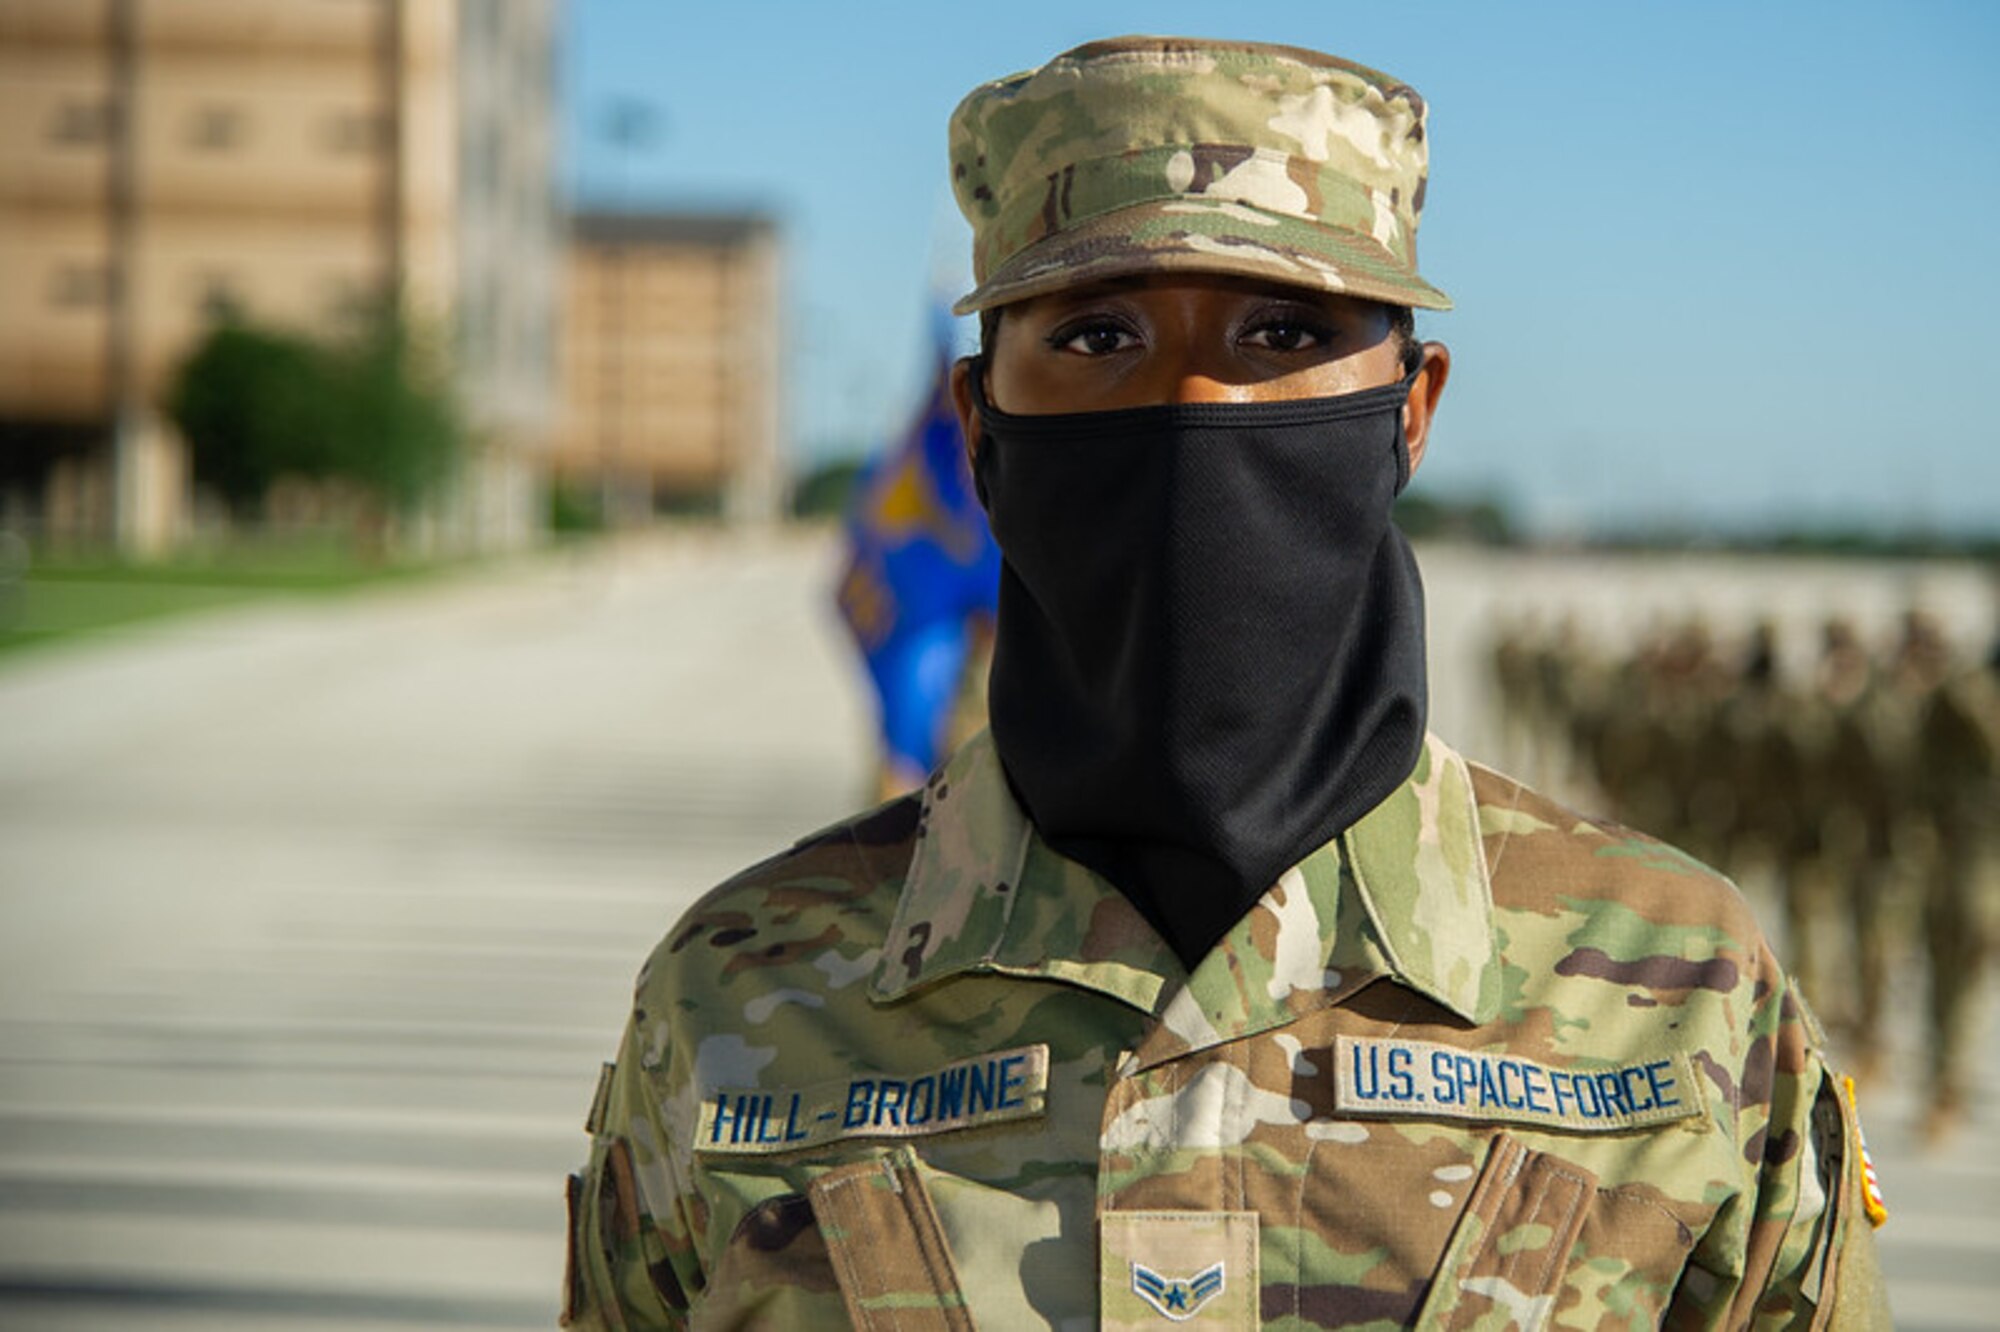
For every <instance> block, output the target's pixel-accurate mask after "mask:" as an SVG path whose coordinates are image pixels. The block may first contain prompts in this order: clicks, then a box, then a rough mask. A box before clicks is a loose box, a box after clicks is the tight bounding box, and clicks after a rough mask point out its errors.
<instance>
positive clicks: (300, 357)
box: [166, 317, 335, 517]
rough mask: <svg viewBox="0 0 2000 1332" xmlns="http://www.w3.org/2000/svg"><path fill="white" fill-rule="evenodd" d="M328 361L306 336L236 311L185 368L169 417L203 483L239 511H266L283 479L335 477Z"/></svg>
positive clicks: (173, 389) (169, 401)
mask: <svg viewBox="0 0 2000 1332" xmlns="http://www.w3.org/2000/svg"><path fill="white" fill-rule="evenodd" d="M325 359H326V358H325V354H324V352H323V351H322V349H321V348H320V347H318V346H317V345H315V344H314V343H313V342H311V341H309V340H307V339H305V338H302V337H298V336H296V335H293V334H290V333H283V332H278V331H275V330H271V329H263V328H255V327H252V326H250V325H248V324H245V323H243V322H241V321H240V320H237V319H235V318H233V317H232V318H227V319H225V320H223V321H222V322H221V323H219V324H217V325H216V326H215V327H214V328H213V329H212V330H210V332H209V334H208V336H207V337H206V338H204V339H203V340H202V342H201V345H200V346H198V347H197V348H196V349H195V352H194V354H193V355H192V356H190V357H189V358H188V360H187V361H186V362H185V363H184V364H183V365H182V366H181V369H180V373H179V374H178V375H177V376H176V378H175V380H174V383H173V386H172V387H171V389H170V390H169V391H168V394H167V404H166V406H167V415H168V416H169V417H170V418H171V419H172V420H173V422H174V424H175V425H176V426H177V427H179V429H180V432H181V434H182V436H183V437H184V438H185V439H186V440H187V442H188V450H189V453H190V455H191V458H192V463H193V468H194V475H195V479H196V480H197V481H200V482H202V483H203V484H204V485H208V486H210V487H212V488H213V489H214V490H215V492H216V493H217V494H218V495H220V496H221V497H222V498H223V500H224V501H225V502H226V503H227V504H228V505H229V507H230V510H231V512H233V513H235V514H236V515H237V516H239V517H242V516H248V515H252V514H255V513H257V512H259V511H260V510H261V509H262V507H263V502H264V494H265V492H266V491H267V490H269V489H270V487H271V483H272V482H273V481H276V480H277V479H278V478H279V477H281V476H304V477H311V478H315V479H318V478H324V477H326V476H328V475H331V473H332V471H333V465H334V453H335V449H334V436H333V430H332V428H331V422H330V420H329V419H328V417H327V414H326V406H327V401H328V397H329V393H330V390H331V385H330V383H329V382H328V376H327V373H326V365H325Z"/></svg>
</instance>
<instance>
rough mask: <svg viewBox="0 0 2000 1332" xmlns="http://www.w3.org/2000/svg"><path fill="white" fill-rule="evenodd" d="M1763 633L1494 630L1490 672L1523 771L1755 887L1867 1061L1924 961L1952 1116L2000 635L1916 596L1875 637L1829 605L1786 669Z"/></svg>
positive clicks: (1956, 1106)
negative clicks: (1637, 636)
mask: <svg viewBox="0 0 2000 1332" xmlns="http://www.w3.org/2000/svg"><path fill="white" fill-rule="evenodd" d="M1779 648H1780V644H1779V637H1778V633H1777V630H1776V627H1775V626H1774V625H1773V624H1772V623H1771V622H1769V621H1765V622H1762V623H1759V624H1758V625H1756V626H1754V627H1753V628H1752V629H1751V630H1750V631H1749V632H1748V633H1747V634H1745V635H1743V636H1742V638H1741V640H1740V641H1739V642H1737V643H1734V644H1725V643H1723V642H1720V641H1718V639H1717V637H1716V636H1715V635H1714V634H1713V633H1712V632H1711V631H1710V629H1709V628H1708V626H1707V625H1706V624H1705V623H1703V622H1702V621H1699V620H1687V621H1683V622H1681V623H1679V624H1677V625H1674V626H1671V627H1668V628H1665V629H1661V630H1658V631H1656V632H1654V633H1652V634H1650V635H1648V636H1647V637H1645V638H1644V639H1643V640H1641V641H1640V642H1639V643H1638V644H1637V645H1636V646H1635V647H1634V648H1632V649H1631V650H1629V651H1628V652H1626V653H1624V654H1622V655H1613V654H1610V653H1606V652H1603V651H1601V650H1600V649H1599V648H1598V647H1597V645H1595V644H1593V643H1591V642H1590V641H1588V640H1587V639H1586V637H1585V636H1584V635H1583V634H1582V633H1581V632H1580V631H1579V630H1578V629H1577V628H1576V626H1575V625H1574V624H1573V623H1570V622H1565V623H1563V624H1560V625H1558V626H1556V627H1555V628H1554V629H1553V630H1548V629H1542V628H1537V627H1534V626H1530V625H1527V624H1515V625H1510V626H1509V627H1507V628H1506V629H1504V630H1503V631H1502V632H1501V633H1500V634H1499V635H1498V636H1497V637H1496V639H1495V641H1494V645H1493V650H1492V671H1493V684H1494V687H1495V690H1496V692H1497V694H1498V702H1499V705H1500V708H1499V711H1500V715H1501V717H1502V718H1503V719H1504V724H1505V725H1506V727H1507V728H1508V729H1507V734H1506V736H1505V744H1506V746H1507V747H1508V749H1509V750H1510V751H1511V752H1510V753H1509V754H1508V755H1507V756H1506V757H1507V758H1508V759H1509V760H1510V761H1511V762H1513V763H1514V764H1515V766H1516V768H1517V769H1518V770H1525V771H1529V772H1532V773H1534V774H1535V775H1536V776H1537V777H1538V778H1539V779H1540V780H1541V781H1542V782H1543V783H1545V784H1547V785H1549V786H1551V787H1553V788H1555V789H1557V790H1568V791H1572V792H1576V791H1582V792H1594V794H1593V795H1591V796H1590V797H1588V800H1589V801H1594V802H1595V803H1597V804H1599V805H1601V806H1602V807H1604V808H1606V809H1607V810H1608V811H1609V812H1611V813H1612V814H1613V815H1614V816H1615V817H1616V818H1618V819H1620V820H1621V821H1623V822H1626V823H1629V824H1631V825H1632V826H1634V827H1638V828H1643V829H1645V830H1646V831H1647V832H1650V833H1653V834H1655V835H1657V836H1659V837H1661V838H1663V839H1665V840H1666V841H1668V842H1671V843H1674V844H1676V845H1679V846H1682V847H1685V848H1687V850H1688V851H1689V852H1690V853H1691V854H1693V855H1695V856H1698V857H1700V858H1701V859H1703V860H1705V861H1707V862H1708V863H1709V864H1711V865H1714V866H1716V867H1717V868H1720V869H1722V870H1724V871H1725V872H1727V873H1729V874H1731V875H1733V876H1735V877H1737V878H1738V879H1739V880H1740V881H1752V880H1755V881H1761V882H1766V883H1769V884H1770V885H1771V886H1772V887H1773V888H1774V889H1775V892H1776V896H1777V899H1778V901H1779V902H1780V904H1781V906H1782V910H1783V913H1784V928H1785V932H1786V936H1787V937H1786V945H1787V946H1786V949H1785V956H1787V957H1788V958H1789V959H1790V960H1791V962H1792V964H1793V966H1794V968H1795V971H1796V974H1797V976H1798V979H1799V982H1800V985H1801V987H1802V988H1803V990H1804V991H1805V993H1806V995H1807V996H1808V997H1809V998H1810V1000H1811V1001H1812V1003H1813V1005H1814V1007H1815V1008H1817V1009H1818V1010H1819V1011H1820V1012H1821V1013H1822V1014H1823V1016H1824V1017H1825V1018H1826V1020H1827V1022H1828V1024H1829V1026H1830V1027H1832V1028H1833V1030H1834V1031H1835V1032H1836V1033H1837V1034H1839V1035H1840V1036H1841V1037H1842V1038H1843V1039H1844V1041H1845V1043H1846V1045H1847V1046H1848V1048H1849V1050H1850V1051H1851V1055H1852V1060H1853V1064H1854V1067H1855V1069H1856V1070H1857V1073H1858V1074H1859V1076H1860V1077H1861V1078H1862V1079H1863V1080H1864V1081H1865V1080H1866V1079H1867V1078H1868V1077H1869V1076H1871V1075H1873V1074H1876V1073H1879V1072H1880V1070H1881V1065H1882V1057H1883V1018H1884V1009H1885V1004H1886V1002H1887V1001H1888V995H1889V990H1890V980H1891V977H1892V975H1894V974H1896V973H1898V972H1899V970H1900V969H1903V968H1907V967H1911V966H1915V965H1918V964H1919V963H1918V959H1919V958H1921V964H1922V965H1923V968H1924V970H1925V973H1926V976H1927V990H1926V995H1925V1003H1926V1035H1927V1039H1928V1050H1927V1058H1928V1061H1929V1067H1928V1070H1927V1074H1928V1087H1927V1092H1928V1097H1929V1106H1928V1111H1927V1119H1926V1125H1925V1128H1926V1132H1927V1133H1928V1134H1929V1135H1930V1136H1931V1137H1932V1139H1933V1140H1937V1139H1941V1138H1943V1137H1945V1136H1947V1135H1948V1134H1949V1133H1950V1132H1951V1131H1952V1130H1953V1129H1954V1128H1955V1127H1956V1126H1957V1125H1958V1123H1959V1122H1960V1120H1961V1119H1962V1118H1963V1115H1964V1112H1965V1107H1966V1102H1967V1095H1968V1091H1969V1088H1968V1085H1967V1074H1968V1068H1967V1064H1968V1061H1969V1057H1970V1049H1971V1037H1972V1033H1971V1031H1970V1024H1971V1022H1972V1020H1973V1018H1974V1015H1975V1014H1976V1012H1977V1005H1976V1002H1975V1000H1976V995H1977V992H1978V987H1979V983H1980V978H1981V972H1982V971H1983V969H1984V967H1985V965H1986V962H1987V959H1988V957H1989V955H1990V953H1991V952H1992V946H1993V942H1994V937H1993V936H1994V930H1995V920H1996V912H1995V910H1994V906H1993V902H1992V899H1993V897H1994V896H1995V894H1996V890H2000V883H1997V882H1996V874H1995V868H1996V866H1995V861H1996V859H2000V858H1996V856H1995V854H1994V852H1995V850H1996V846H2000V641H1996V643H1995V644H1994V645H1993V647H1992V648H1991V649H1990V650H1988V651H1987V652H1986V653H1985V654H1984V655H1983V656H1982V655H1977V654H1974V653H1970V652H1967V651H1965V649H1964V646H1963V645H1958V644H1954V643H1952V642H1951V641H1950V639H1949V637H1948V635H1947V634H1946V632H1945V630H1944V628H1943V626H1942V625H1941V624H1940V623H1939V621H1938V620H1937V619H1936V618H1935V617H1934V616H1932V615H1930V614H1928V613H1926V612H1924V611H1921V610H1910V611H1907V612H1906V613H1905V614H1904V615H1903V617H1902V620H1901V623H1900V626H1899V628H1898V630H1897V631H1896V632H1895V633H1894V634H1893V635H1891V636H1890V637H1889V638H1888V640H1887V641H1885V642H1883V643H1880V644H1877V645H1874V646H1871V645H1870V643H1869V642H1868V640H1867V639H1866V637H1865V636H1864V635H1863V634H1862V633H1861V632H1860V631H1859V630H1858V629H1857V627H1856V626H1855V625H1854V624H1853V623H1851V622H1849V621H1848V620H1845V619H1841V618H1833V619H1829V620H1827V621H1826V622H1825V623H1824V624H1823V625H1822V626H1821V627H1820V631H1819V642H1818V644H1817V652H1816V654H1814V659H1813V660H1812V661H1811V662H1810V663H1809V665H1806V666H1804V667H1802V668H1799V669H1793V670H1789V671H1788V670H1786V669H1785V665H1784V660H1783V656H1782V654H1781V652H1780V650H1779Z"/></svg>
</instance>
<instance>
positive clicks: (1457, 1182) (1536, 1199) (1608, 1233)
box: [1265, 1125, 1695, 1332]
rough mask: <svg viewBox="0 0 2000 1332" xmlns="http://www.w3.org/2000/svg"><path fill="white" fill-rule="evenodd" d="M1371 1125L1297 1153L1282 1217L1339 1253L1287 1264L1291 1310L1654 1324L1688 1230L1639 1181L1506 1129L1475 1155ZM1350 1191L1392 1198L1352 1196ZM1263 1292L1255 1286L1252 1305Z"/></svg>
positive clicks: (1462, 1322)
mask: <svg viewBox="0 0 2000 1332" xmlns="http://www.w3.org/2000/svg"><path fill="white" fill-rule="evenodd" d="M1381 1129H1382V1126H1380V1125H1377V1126H1375V1131H1374V1132H1373V1133H1371V1134H1370V1135H1369V1137H1368V1138H1367V1139H1366V1140H1363V1139H1360V1138H1359V1137H1358V1136H1357V1137H1356V1138H1355V1139H1354V1140H1351V1141H1349V1142H1346V1143H1340V1142H1332V1143H1325V1144H1321V1145H1319V1146H1317V1147H1316V1148H1315V1150H1314V1151H1313V1152H1312V1154H1311V1160H1310V1162H1309V1164H1308V1167H1307V1184H1306V1187H1305V1189H1304V1190H1303V1191H1302V1192H1301V1195H1300V1204H1301V1212H1300V1215H1299V1217H1298V1226H1299V1229H1300V1231H1301V1233H1316V1234H1318V1235H1319V1236H1321V1237H1323V1239H1324V1241H1325V1242H1326V1243H1327V1245H1328V1248H1329V1249H1330V1250H1331V1251H1332V1253H1334V1254H1336V1255H1339V1256H1338V1257H1336V1258H1334V1259H1333V1260H1332V1261H1330V1262H1323V1263H1321V1264H1315V1263H1314V1262H1312V1261H1311V1260H1310V1259H1307V1260H1306V1261H1304V1262H1301V1263H1300V1264H1299V1270H1298V1271H1297V1273H1296V1278H1295V1279H1296V1281H1297V1285H1296V1288H1295V1289H1296V1292H1297V1293H1296V1297H1295V1298H1296V1304H1295V1308H1294V1310H1293V1312H1295V1313H1296V1314H1297V1316H1298V1317H1299V1319H1300V1321H1302V1322H1305V1323H1307V1324H1309V1325H1317V1326H1325V1327H1335V1326H1342V1325H1345V1324H1347V1323H1349V1322H1352V1321H1355V1320H1356V1318H1357V1317H1359V1318H1361V1319H1364V1320H1373V1319H1386V1320H1389V1321H1392V1322H1394V1323H1397V1324H1400V1325H1402V1326H1406V1327H1418V1328H1425V1329H1460V1328H1479V1329H1481V1330H1482V1332H1506V1330H1509V1329H1519V1332H1535V1330H1536V1329H1543V1328H1551V1327H1570V1326H1578V1327H1597V1326H1599V1325H1600V1321H1601V1318H1602V1316H1605V1315H1610V1314H1615V1315H1616V1317H1615V1318H1614V1320H1613V1321H1615V1322H1616V1323H1618V1324H1620V1325H1633V1326H1656V1325H1657V1324H1658V1322H1659V1319H1660V1317H1661V1315H1662V1314H1663V1313H1664V1310H1665V1307H1666V1303H1667V1300H1668V1297H1669V1296H1670V1294H1671V1293H1672V1289H1673V1286H1674V1283H1675V1281H1676V1280H1677V1279H1678V1277H1679V1274H1680V1272H1681V1270H1682V1269H1683V1267H1684V1266H1685V1265H1686V1262H1687V1258H1688V1255H1689V1253H1690V1252H1691V1251H1692V1248H1693V1245H1694V1239H1695V1236H1694V1232H1693V1230H1692V1229H1691V1228H1690V1227H1689V1225H1688V1224H1687V1223H1686V1222H1685V1221H1684V1220H1683V1219H1682V1218H1681V1217H1680V1216H1678V1215H1677V1214H1676V1213H1675V1212H1673V1211H1671V1210H1669V1209H1668V1208H1667V1207H1666V1206H1665V1205H1664V1204H1662V1203H1661V1202H1660V1201H1659V1200H1657V1199H1656V1198H1654V1197H1653V1196H1651V1191H1650V1190H1643V1189H1639V1188H1635V1187H1628V1188H1624V1189H1606V1188H1603V1187H1600V1182H1599V1179H1598V1177H1597V1175H1596V1174H1595V1173H1594V1172H1592V1171H1591V1170H1589V1169H1587V1168H1585V1167H1584V1166H1582V1165H1579V1164H1577V1163H1576V1162H1574V1161H1571V1160H1568V1159H1565V1158H1563V1157H1561V1156H1557V1155H1554V1154H1552V1153H1549V1152H1543V1151H1537V1150H1534V1149H1532V1148H1530V1147H1528V1146H1527V1145H1525V1144H1524V1143H1523V1142H1521V1141H1520V1140H1519V1139H1518V1138H1516V1137H1514V1136H1513V1135H1511V1134H1509V1133H1506V1132H1498V1133H1495V1134H1493V1135H1492V1136H1491V1137H1490V1138H1489V1139H1488V1140H1487V1143H1486V1150H1485V1154H1484V1160H1483V1161H1480V1162H1479V1164H1478V1165H1477V1166H1476V1167H1475V1166H1471V1165H1465V1164H1456V1163H1450V1164H1436V1163H1437V1162H1438V1161H1441V1160H1442V1161H1447V1162H1462V1161H1463V1160H1464V1155H1463V1139H1456V1141H1454V1138H1455V1135H1440V1136H1437V1137H1431V1138H1429V1139H1428V1140H1426V1139H1424V1138H1420V1137H1412V1136H1409V1135H1406V1134H1404V1133H1402V1132H1390V1133H1387V1134H1385V1133H1383V1132H1382V1131H1381ZM1357 1198H1368V1199H1374V1200H1389V1199H1393V1200H1394V1201H1393V1202H1387V1203H1386V1204H1385V1203H1384V1202H1382V1201H1377V1202H1376V1203H1375V1204H1374V1205H1370V1206H1364V1207H1359V1208H1357V1206H1356V1201H1355V1200H1356V1199H1357ZM1357 1213H1359V1214H1358V1215H1357ZM1273 1219H1274V1218H1272V1217H1270V1216H1268V1215H1267V1216H1266V1217H1265V1223H1266V1225H1267V1226H1268V1225H1269V1224H1270V1223H1271V1221H1272V1220H1273ZM1316 1268H1317V1269H1319V1270H1315V1269H1316ZM1350 1274H1352V1275H1350ZM1271 1275H1273V1274H1272V1273H1270V1271H1269V1269H1268V1268H1267V1280H1268V1279H1269V1277H1270V1276H1271ZM1329 1278H1330V1279H1329ZM1274 1297H1275V1298H1282V1297H1278V1296H1277V1295H1276V1292H1274V1291H1272V1290H1271V1289H1270V1288H1269V1287H1268V1286H1267V1288H1266V1297H1265V1307H1266V1310H1267V1312H1268V1311H1269V1310H1270V1307H1271V1304H1272V1301H1273V1299H1274Z"/></svg>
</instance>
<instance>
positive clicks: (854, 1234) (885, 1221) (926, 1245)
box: [811, 1148, 973, 1332]
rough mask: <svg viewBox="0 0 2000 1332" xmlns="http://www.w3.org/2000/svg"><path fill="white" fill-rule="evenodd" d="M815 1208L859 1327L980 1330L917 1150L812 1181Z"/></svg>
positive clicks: (915, 1331)
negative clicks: (961, 1282)
mask: <svg viewBox="0 0 2000 1332" xmlns="http://www.w3.org/2000/svg"><path fill="white" fill-rule="evenodd" d="M811 1196H812V1205H813V1212H814V1214H815V1215H816V1216H817V1217H818V1218H819V1228H820V1234H821V1235H822V1236H823V1237H824V1238H825V1240H826V1247H827V1252H828V1254H829V1255H830V1256H831V1257H832V1259H833V1271H834V1276H835V1278H836V1279H837V1280H838V1281H839V1282H840V1293H841V1297H842V1299H844V1300H845V1301H846V1304H847V1314H848V1317H849V1318H851V1319H852V1320H853V1322H854V1326H855V1327H857V1328H861V1329H864V1332H865V1330H866V1329H871V1328H882V1329H885V1332H886V1330H887V1329H892V1328H893V1329H895V1332H931V1330H932V1329H937V1330H938V1332H973V1322H972V1313H971V1311H970V1310H969V1309H967V1308H966V1305H965V1294H964V1290H963V1288H962V1287H961V1285H960V1283H959V1277H958V1265H957V1263H956V1262H955V1261H954V1260H953V1258H952V1256H951V1247H950V1245H949V1244H947V1243H946V1241H945V1237H944V1230H943V1228H942V1227H941V1226H940V1225H939V1224H938V1215H937V1208H936V1207H935V1206H934V1205H933V1204H932V1202H931V1196H930V1192H929V1190H927V1189H926V1188H925V1187H924V1182H923V1178H922V1176H921V1175H919V1173H918V1171H917V1160H916V1156H915V1154H914V1153H912V1152H911V1151H909V1150H908V1149H907V1148H898V1149H897V1150H895V1151H892V1152H890V1153H888V1154H887V1155H885V1156H881V1157H877V1158H875V1159H873V1160H868V1161H860V1162H856V1163H855V1164H853V1165H847V1166H841V1167H839V1168H838V1169H834V1170H829V1171H827V1172H826V1173H825V1174H823V1175H821V1176H820V1177H819V1178H817V1179H815V1180H814V1181H813V1182H812V1187H811Z"/></svg>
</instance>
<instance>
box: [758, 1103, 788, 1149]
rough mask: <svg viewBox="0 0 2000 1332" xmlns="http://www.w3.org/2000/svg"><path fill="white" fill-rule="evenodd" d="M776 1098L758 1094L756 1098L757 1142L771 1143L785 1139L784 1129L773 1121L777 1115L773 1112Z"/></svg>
mask: <svg viewBox="0 0 2000 1332" xmlns="http://www.w3.org/2000/svg"><path fill="white" fill-rule="evenodd" d="M777 1099H778V1098H777V1097H775V1096H759V1097H758V1098H757V1141H758V1142H763V1143H773V1142H783V1141H784V1140H785V1134H784V1130H783V1129H780V1128H779V1127H778V1125H777V1124H776V1123H774V1122H773V1121H774V1120H775V1119H776V1118H777V1116H776V1115H775V1114H774V1113H773V1112H774V1110H775V1109H776V1107H777Z"/></svg>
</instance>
